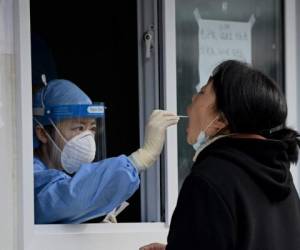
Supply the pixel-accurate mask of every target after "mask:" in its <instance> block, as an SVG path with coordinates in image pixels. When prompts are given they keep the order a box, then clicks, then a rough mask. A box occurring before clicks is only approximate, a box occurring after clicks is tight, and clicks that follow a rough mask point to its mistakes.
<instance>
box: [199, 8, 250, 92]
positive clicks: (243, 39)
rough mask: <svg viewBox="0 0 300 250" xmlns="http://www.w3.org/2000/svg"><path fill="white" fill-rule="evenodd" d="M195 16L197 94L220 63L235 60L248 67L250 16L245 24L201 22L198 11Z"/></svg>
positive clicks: (213, 21)
mask: <svg viewBox="0 0 300 250" xmlns="http://www.w3.org/2000/svg"><path fill="white" fill-rule="evenodd" d="M194 15H195V18H196V21H197V23H198V26H199V35H198V38H199V63H198V67H199V80H200V81H199V83H198V84H197V86H196V89H197V91H199V90H200V88H201V87H202V86H203V85H205V84H206V82H207V80H208V78H209V76H210V75H211V73H212V70H213V69H214V68H215V67H216V66H217V65H218V64H219V63H221V62H222V61H224V60H228V59H235V60H239V61H244V62H247V63H251V29H252V26H253V24H254V22H255V18H254V16H253V15H252V16H251V17H250V20H249V21H248V22H233V21H216V20H206V19H202V18H201V16H200V13H199V11H198V9H195V10H194Z"/></svg>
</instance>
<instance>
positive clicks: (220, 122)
mask: <svg viewBox="0 0 300 250" xmlns="http://www.w3.org/2000/svg"><path fill="white" fill-rule="evenodd" d="M214 127H215V128H216V130H217V132H219V131H222V130H224V129H226V128H227V127H228V121H227V119H226V117H225V116H224V115H223V114H222V113H221V114H220V115H219V117H218V118H217V120H216V121H215V122H214Z"/></svg>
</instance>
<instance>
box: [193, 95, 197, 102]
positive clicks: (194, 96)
mask: <svg viewBox="0 0 300 250" xmlns="http://www.w3.org/2000/svg"><path fill="white" fill-rule="evenodd" d="M196 96H197V95H196V94H193V95H192V102H193V101H194V100H195V98H196Z"/></svg>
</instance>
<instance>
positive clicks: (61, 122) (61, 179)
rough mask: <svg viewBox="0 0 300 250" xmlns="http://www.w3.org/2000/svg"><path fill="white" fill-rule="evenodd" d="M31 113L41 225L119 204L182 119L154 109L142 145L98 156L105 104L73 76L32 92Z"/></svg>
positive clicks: (75, 219)
mask: <svg viewBox="0 0 300 250" xmlns="http://www.w3.org/2000/svg"><path fill="white" fill-rule="evenodd" d="M44 82H45V81H44ZM33 115H34V117H33V124H34V198H35V223H37V224H44V223H81V222H85V221H87V220H90V219H92V218H96V217H99V216H104V215H107V214H109V213H110V212H111V211H113V210H114V209H116V208H117V207H119V206H120V205H121V204H122V203H123V202H124V201H126V200H127V199H128V198H129V197H130V196H131V195H132V194H133V193H134V192H135V191H136V190H137V188H138V186H139V183H140V179H139V172H140V171H142V170H145V169H147V168H148V167H150V166H151V165H153V163H154V162H155V161H156V159H157V158H158V156H159V154H160V153H161V150H162V148H163V144H164V141H165V133H166V129H167V127H169V126H171V125H174V124H176V123H177V122H178V119H179V118H178V116H177V115H176V114H174V113H171V112H167V111H164V110H155V111H153V113H152V114H151V116H150V118H149V121H148V124H147V126H146V131H145V138H144V144H143V146H142V147H141V148H140V149H138V150H137V151H135V152H133V153H132V154H131V155H130V156H125V155H120V156H118V157H113V158H107V159H103V160H101V161H94V158H95V155H96V145H97V140H100V141H101V128H100V129H99V127H97V124H100V126H101V122H102V124H103V116H104V106H103V104H95V103H92V101H91V100H90V98H89V97H88V96H87V95H86V94H85V93H84V92H83V91H82V90H81V89H79V88H78V87H77V86H76V85H75V84H73V83H72V82H70V81H67V80H52V81H50V82H49V83H48V84H46V82H45V86H44V87H43V88H41V89H40V90H39V91H37V92H36V93H35V94H34V98H33ZM99 121H100V122H99ZM99 131H100V132H99ZM99 138H100V139H99ZM93 161H94V162H93Z"/></svg>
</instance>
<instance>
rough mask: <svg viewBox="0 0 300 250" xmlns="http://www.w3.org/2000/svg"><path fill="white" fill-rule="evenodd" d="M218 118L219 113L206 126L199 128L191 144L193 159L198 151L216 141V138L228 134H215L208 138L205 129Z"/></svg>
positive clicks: (194, 159)
mask: <svg viewBox="0 0 300 250" xmlns="http://www.w3.org/2000/svg"><path fill="white" fill-rule="evenodd" d="M218 118H219V115H217V116H216V118H214V119H213V120H212V121H211V122H210V123H209V124H208V125H207V126H206V128H205V129H204V130H201V131H200V133H199V135H198V137H197V141H196V142H195V143H194V144H193V145H192V146H193V148H194V149H195V151H196V153H195V155H194V157H193V161H196V159H197V156H198V155H199V154H200V152H201V151H202V150H203V149H204V148H206V147H207V146H208V145H209V144H211V143H213V142H214V141H216V140H217V139H220V138H222V137H226V136H228V135H219V136H215V137H213V138H212V139H209V137H208V136H207V135H206V134H205V132H206V131H207V129H208V128H209V127H210V126H211V125H212V124H213V123H214V122H215V121H216V120H217V119H218Z"/></svg>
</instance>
